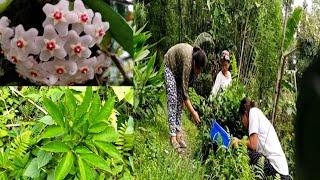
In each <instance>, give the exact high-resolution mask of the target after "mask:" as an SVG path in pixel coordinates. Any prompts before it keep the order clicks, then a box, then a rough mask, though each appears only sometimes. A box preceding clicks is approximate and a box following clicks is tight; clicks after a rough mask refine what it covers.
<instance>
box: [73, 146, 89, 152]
mask: <svg viewBox="0 0 320 180" xmlns="http://www.w3.org/2000/svg"><path fill="white" fill-rule="evenodd" d="M75 152H76V153H78V154H87V153H92V151H90V150H89V149H88V148H87V147H85V146H79V147H77V148H76V149H75Z"/></svg>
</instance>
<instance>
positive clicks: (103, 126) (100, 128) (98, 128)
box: [89, 122, 109, 133]
mask: <svg viewBox="0 0 320 180" xmlns="http://www.w3.org/2000/svg"><path fill="white" fill-rule="evenodd" d="M108 126H109V125H108V124H107V123H105V122H100V123H97V124H94V125H93V126H91V127H90V128H89V132H90V133H100V132H102V131H104V130H105V129H106V128H107V127H108Z"/></svg>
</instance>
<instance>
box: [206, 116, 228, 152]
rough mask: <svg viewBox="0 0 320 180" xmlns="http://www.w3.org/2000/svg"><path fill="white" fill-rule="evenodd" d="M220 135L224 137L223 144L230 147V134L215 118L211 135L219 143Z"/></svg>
mask: <svg viewBox="0 0 320 180" xmlns="http://www.w3.org/2000/svg"><path fill="white" fill-rule="evenodd" d="M219 136H221V139H222V146H223V147H225V148H228V147H229V144H230V141H231V138H230V135H229V134H228V133H227V132H226V131H225V130H224V129H223V128H222V127H221V126H220V124H218V123H217V121H215V120H214V122H213V123H212V126H211V130H210V137H211V139H212V140H213V141H214V142H216V143H219V142H218V139H219Z"/></svg>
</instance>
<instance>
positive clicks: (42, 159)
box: [37, 150, 52, 169]
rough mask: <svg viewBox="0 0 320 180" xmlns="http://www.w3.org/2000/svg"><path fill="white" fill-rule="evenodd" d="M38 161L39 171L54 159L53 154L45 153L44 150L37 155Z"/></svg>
mask: <svg viewBox="0 0 320 180" xmlns="http://www.w3.org/2000/svg"><path fill="white" fill-rule="evenodd" d="M37 159H38V169H40V168H42V167H43V166H45V165H47V164H48V163H49V161H50V160H51V159H52V155H51V153H48V152H45V151H43V150H39V152H38V154H37Z"/></svg>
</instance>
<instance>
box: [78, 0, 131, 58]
mask: <svg viewBox="0 0 320 180" xmlns="http://www.w3.org/2000/svg"><path fill="white" fill-rule="evenodd" d="M83 2H84V3H85V4H87V5H88V6H89V7H90V8H92V9H93V10H94V11H98V12H100V13H101V15H102V18H103V20H105V21H108V22H109V23H110V32H111V35H112V37H113V38H114V39H115V40H116V41H117V42H118V43H119V44H120V45H121V46H122V47H123V48H124V49H125V50H126V51H128V52H129V53H130V54H131V56H133V53H134V52H133V30H132V28H131V27H130V25H129V24H128V23H127V22H126V20H125V19H124V18H123V17H122V16H121V15H120V14H118V13H117V12H115V11H114V10H113V9H112V8H111V7H110V6H109V5H108V4H107V3H106V2H104V1H103V0H94V1H92V0H83Z"/></svg>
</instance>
